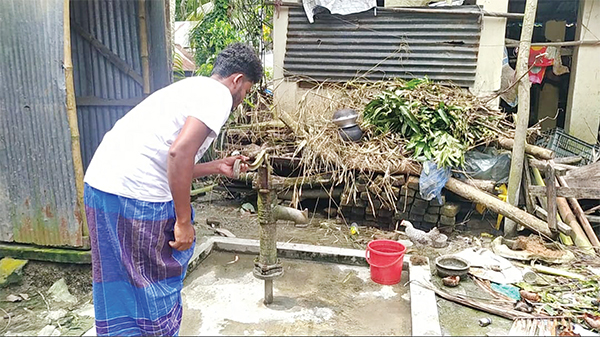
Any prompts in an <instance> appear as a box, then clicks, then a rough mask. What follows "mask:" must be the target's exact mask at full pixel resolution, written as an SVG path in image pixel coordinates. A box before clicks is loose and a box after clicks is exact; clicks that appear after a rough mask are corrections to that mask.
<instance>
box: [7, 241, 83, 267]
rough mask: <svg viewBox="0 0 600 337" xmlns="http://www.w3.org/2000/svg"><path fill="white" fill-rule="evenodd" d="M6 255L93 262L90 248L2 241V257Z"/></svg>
mask: <svg viewBox="0 0 600 337" xmlns="http://www.w3.org/2000/svg"><path fill="white" fill-rule="evenodd" d="M4 256H10V257H13V258H15V259H23V260H37V261H49V262H60V263H76V264H90V263H92V254H91V251H89V250H75V249H61V248H49V247H37V246H31V245H22V244H12V243H10V244H4V243H0V258H2V257H4Z"/></svg>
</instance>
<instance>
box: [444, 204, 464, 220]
mask: <svg viewBox="0 0 600 337" xmlns="http://www.w3.org/2000/svg"><path fill="white" fill-rule="evenodd" d="M459 211H460V205H459V204H456V203H453V202H449V203H447V204H445V205H444V206H442V210H441V211H440V213H441V214H442V215H445V216H447V217H455V216H456V214H458V212H459Z"/></svg>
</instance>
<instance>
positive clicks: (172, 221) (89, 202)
mask: <svg viewBox="0 0 600 337" xmlns="http://www.w3.org/2000/svg"><path fill="white" fill-rule="evenodd" d="M261 76H262V66H261V64H260V60H259V59H258V58H257V56H256V54H255V53H254V51H253V50H252V49H251V48H249V47H248V46H246V45H243V44H240V43H236V44H232V45H230V46H228V47H227V48H226V49H225V50H223V51H222V52H221V53H220V54H219V55H218V56H217V59H216V61H215V64H214V68H213V72H212V75H211V76H210V77H192V78H188V79H185V80H182V81H179V82H177V83H174V84H172V85H170V86H168V87H166V88H163V89H161V90H158V91H156V92H155V93H153V94H152V95H150V96H148V97H147V98H146V99H145V100H144V101H143V102H142V103H140V104H139V105H138V106H136V107H135V108H134V109H132V110H131V111H130V112H129V113H128V114H127V115H126V116H124V117H123V118H121V119H120V120H119V121H118V122H117V123H116V124H115V126H114V127H113V128H112V130H110V131H109V132H107V133H106V135H105V136H104V138H103V140H102V143H101V144H100V146H99V147H98V149H97V150H96V153H95V154H94V157H93V158H92V161H91V163H90V165H89V167H88V169H87V172H86V175H85V179H84V180H85V191H84V199H85V207H86V217H87V222H88V226H89V229H90V241H91V246H92V274H93V290H94V309H95V314H96V332H97V333H98V335H120V336H123V335H143V336H150V335H160V336H173V335H177V334H178V332H179V327H180V325H181V314H182V306H181V288H182V286H183V278H184V276H185V271H186V268H187V264H188V261H189V259H190V258H191V256H192V253H193V247H194V242H195V231H194V228H193V226H192V221H193V212H192V208H191V205H190V186H191V181H192V178H197V177H202V176H206V175H211V174H223V175H225V176H228V177H232V176H233V164H234V162H235V160H236V159H247V158H245V157H241V156H238V157H228V158H224V159H220V160H215V161H212V162H208V163H200V164H195V163H196V162H197V161H198V160H199V159H200V158H201V157H202V155H203V154H204V152H205V151H206V149H208V147H209V146H210V144H211V143H212V141H213V140H214V139H215V137H216V136H217V134H218V133H219V131H220V129H221V127H222V126H223V125H224V124H225V122H226V121H227V118H228V117H229V114H230V112H231V111H232V110H233V108H235V107H236V106H237V105H238V104H240V103H241V102H242V100H243V98H244V97H245V96H246V94H247V93H248V91H249V90H250V88H251V86H252V84H253V83H257V82H258V81H259V80H260V78H261ZM240 169H241V171H242V172H243V171H245V170H246V169H247V165H241V167H240Z"/></svg>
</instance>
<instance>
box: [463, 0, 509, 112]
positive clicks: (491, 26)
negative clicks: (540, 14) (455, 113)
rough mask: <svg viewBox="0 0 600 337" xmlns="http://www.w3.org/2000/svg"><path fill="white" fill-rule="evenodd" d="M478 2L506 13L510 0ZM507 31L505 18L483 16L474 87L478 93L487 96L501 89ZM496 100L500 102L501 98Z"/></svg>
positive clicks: (490, 9)
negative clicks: (505, 34)
mask: <svg viewBox="0 0 600 337" xmlns="http://www.w3.org/2000/svg"><path fill="white" fill-rule="evenodd" d="M477 4H478V5H480V6H483V9H485V10H486V11H489V12H502V13H506V12H507V10H508V0H477ZM505 31H506V19H505V18H494V17H484V18H483V29H482V31H481V40H480V43H479V55H478V56H477V75H476V76H475V85H474V86H473V88H472V91H473V93H474V94H476V95H481V96H486V95H489V94H491V93H492V92H493V91H494V90H498V89H500V77H501V76H502V58H503V55H504V33H505ZM496 101H497V102H499V99H497V100H496Z"/></svg>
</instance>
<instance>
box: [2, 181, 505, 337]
mask: <svg viewBox="0 0 600 337" xmlns="http://www.w3.org/2000/svg"><path fill="white" fill-rule="evenodd" d="M246 202H251V203H253V205H254V207H256V203H255V198H252V197H251V196H250V197H248V196H246V195H240V194H231V193H228V192H223V191H214V192H211V193H208V194H206V195H203V196H200V197H199V198H197V199H196V200H195V201H194V202H193V208H194V210H195V216H196V217H195V221H196V230H197V236H198V237H201V236H206V235H215V230H214V228H211V227H210V226H208V225H207V224H206V222H207V219H209V218H210V219H211V220H218V221H219V222H220V225H219V227H220V228H222V229H227V230H228V231H230V232H231V233H233V234H234V235H235V236H237V237H241V238H249V239H258V238H259V231H258V220H257V215H256V214H253V213H249V212H245V211H242V210H241V209H242V205H243V204H244V203H246ZM302 206H304V207H307V208H309V211H310V219H311V221H310V223H309V224H308V226H306V227H298V226H295V225H294V224H293V223H287V222H281V221H280V223H279V226H278V227H277V229H278V241H280V242H293V243H306V244H314V245H320V246H334V247H345V248H356V249H364V248H365V247H366V244H367V243H368V242H369V241H370V240H372V239H374V238H385V237H386V235H387V236H389V235H390V232H382V231H380V230H378V229H376V228H367V227H364V226H361V224H360V223H358V224H357V225H359V227H358V229H359V233H358V234H354V235H352V234H350V231H349V224H346V223H344V222H340V221H336V219H335V218H329V217H328V216H327V215H326V214H325V213H324V212H323V208H324V205H315V203H314V202H313V203H310V202H307V203H305V204H304V205H302ZM325 206H326V205H325ZM462 215H463V217H464V214H462ZM480 217H481V216H478V217H476V216H471V217H470V221H469V223H468V226H458V227H457V229H458V231H455V233H453V234H452V235H451V238H450V240H449V241H450V242H451V243H450V245H449V246H448V247H447V248H442V249H434V248H428V247H425V248H419V249H416V248H414V247H413V248H410V249H409V250H408V253H411V252H412V253H413V254H419V255H424V256H428V257H429V258H430V259H433V258H435V257H437V256H439V255H442V254H446V253H449V252H453V251H457V250H459V249H461V248H464V247H467V246H469V245H473V244H478V243H480V244H481V242H479V241H483V244H485V242H486V240H487V241H490V240H491V239H488V238H486V237H484V238H481V239H478V238H477V237H478V236H479V233H481V232H487V233H493V234H498V232H496V233H494V229H493V228H492V227H491V223H492V222H493V219H488V218H483V219H480ZM467 228H468V232H466V233H461V232H460V230H461V229H462V230H466V229H467ZM400 238H406V237H404V236H403V235H400ZM23 272H24V276H23V283H22V284H20V285H13V286H10V287H8V288H3V289H0V293H1V294H2V295H1V296H0V314H1V315H2V316H1V317H2V319H0V335H6V336H25V335H38V333H39V332H40V331H41V330H42V329H46V330H44V332H45V333H46V334H50V333H52V329H51V330H47V329H49V327H48V326H49V325H50V326H52V327H54V329H55V331H54V334H55V335H57V334H58V333H60V335H71V336H74V335H81V334H83V333H84V332H85V331H87V330H89V329H90V328H91V327H92V326H93V319H92V318H91V317H90V314H91V313H93V307H92V304H91V303H92V285H91V266H90V265H67V264H55V263H47V262H39V261H29V263H28V264H27V265H26V266H25V267H24V269H23ZM61 278H64V279H65V283H66V284H67V287H68V289H69V291H70V293H71V294H72V295H74V296H75V297H76V298H77V302H76V303H73V304H66V303H61V302H54V301H52V299H50V298H49V296H48V289H49V288H50V287H51V286H52V285H53V284H54V283H55V282H56V281H58V280H60V279H61ZM11 294H13V295H19V294H26V296H25V297H27V298H28V299H27V300H23V301H21V302H14V303H13V302H10V301H7V296H8V295H11Z"/></svg>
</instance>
